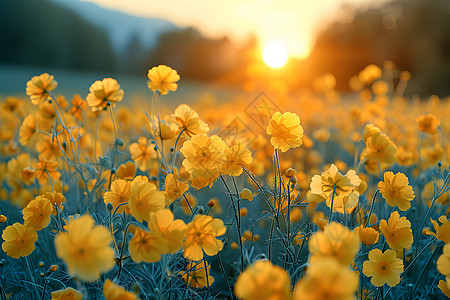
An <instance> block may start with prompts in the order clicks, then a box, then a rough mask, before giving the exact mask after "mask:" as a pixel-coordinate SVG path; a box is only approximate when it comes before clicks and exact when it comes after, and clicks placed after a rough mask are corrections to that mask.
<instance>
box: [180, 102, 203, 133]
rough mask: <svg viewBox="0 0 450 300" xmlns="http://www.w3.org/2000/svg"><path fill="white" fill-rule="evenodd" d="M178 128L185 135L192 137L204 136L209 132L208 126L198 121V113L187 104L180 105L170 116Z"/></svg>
mask: <svg viewBox="0 0 450 300" xmlns="http://www.w3.org/2000/svg"><path fill="white" fill-rule="evenodd" d="M172 117H173V118H174V119H175V122H176V124H177V125H178V128H179V129H180V131H181V130H184V132H185V133H186V135H188V136H190V137H192V136H194V135H198V134H206V133H207V132H208V131H209V127H208V124H206V123H205V122H204V121H203V120H201V119H200V117H199V116H198V113H197V112H196V111H195V110H193V109H192V108H191V107H190V106H189V105H187V104H181V105H179V106H178V107H177V108H176V109H175V113H174V114H173V115H172Z"/></svg>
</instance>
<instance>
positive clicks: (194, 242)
mask: <svg viewBox="0 0 450 300" xmlns="http://www.w3.org/2000/svg"><path fill="white" fill-rule="evenodd" d="M225 231H226V228H225V226H224V225H223V222H222V220H220V219H213V218H212V217H210V216H205V215H196V216H195V218H194V220H193V221H192V222H190V223H189V224H188V225H187V228H186V235H185V240H184V242H183V250H184V257H186V258H187V259H189V260H195V261H199V260H201V259H202V258H203V253H206V255H209V256H213V255H216V254H217V253H218V252H219V251H221V250H222V248H223V243H222V241H220V240H218V239H216V236H220V235H222V234H224V233H225Z"/></svg>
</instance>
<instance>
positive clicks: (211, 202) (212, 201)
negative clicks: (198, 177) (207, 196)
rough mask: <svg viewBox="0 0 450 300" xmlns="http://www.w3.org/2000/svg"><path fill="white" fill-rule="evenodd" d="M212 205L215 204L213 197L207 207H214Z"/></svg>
mask: <svg viewBox="0 0 450 300" xmlns="http://www.w3.org/2000/svg"><path fill="white" fill-rule="evenodd" d="M214 205H216V201H215V200H214V199H211V200H209V202H208V206H209V207H214Z"/></svg>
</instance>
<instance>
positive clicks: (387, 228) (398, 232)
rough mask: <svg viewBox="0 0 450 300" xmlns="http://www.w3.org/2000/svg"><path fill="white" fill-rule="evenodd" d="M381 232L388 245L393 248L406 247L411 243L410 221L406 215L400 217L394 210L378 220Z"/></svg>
mask: <svg viewBox="0 0 450 300" xmlns="http://www.w3.org/2000/svg"><path fill="white" fill-rule="evenodd" d="M380 230H381V233H382V234H383V235H384V237H385V238H386V242H387V243H388V245H389V247H391V249H394V250H398V251H400V250H403V248H406V249H408V248H409V247H411V245H412V243H413V234H412V230H411V223H410V222H409V221H408V220H407V219H406V217H401V218H400V215H399V213H398V212H396V211H394V212H393V213H392V214H391V216H390V217H389V220H388V222H386V220H381V221H380Z"/></svg>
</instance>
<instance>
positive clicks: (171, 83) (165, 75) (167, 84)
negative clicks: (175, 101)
mask: <svg viewBox="0 0 450 300" xmlns="http://www.w3.org/2000/svg"><path fill="white" fill-rule="evenodd" d="M147 77H148V79H150V81H149V82H148V83H147V85H148V88H149V89H150V90H152V91H153V92H156V91H158V92H159V93H160V94H161V95H166V94H168V93H169V91H172V92H175V91H176V90H177V88H178V85H177V84H176V83H175V82H177V81H178V80H180V75H178V73H177V71H176V70H174V69H172V68H171V67H168V66H165V65H159V66H157V67H153V68H151V69H150V70H149V71H148V74H147Z"/></svg>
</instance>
